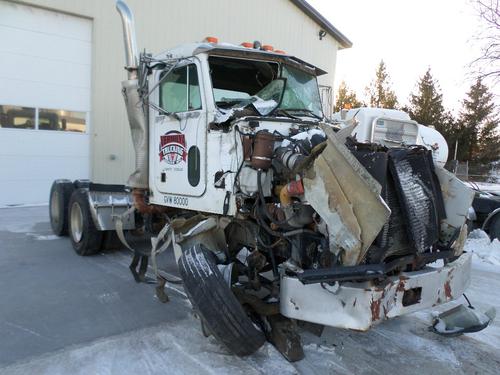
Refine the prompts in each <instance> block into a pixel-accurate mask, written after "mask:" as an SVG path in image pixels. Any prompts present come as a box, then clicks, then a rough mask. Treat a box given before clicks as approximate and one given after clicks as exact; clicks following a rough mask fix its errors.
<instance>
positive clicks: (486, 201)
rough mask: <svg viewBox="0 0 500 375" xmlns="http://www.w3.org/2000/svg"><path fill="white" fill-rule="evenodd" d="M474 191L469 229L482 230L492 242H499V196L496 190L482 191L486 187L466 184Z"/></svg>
mask: <svg viewBox="0 0 500 375" xmlns="http://www.w3.org/2000/svg"><path fill="white" fill-rule="evenodd" d="M467 184H468V185H469V186H470V187H471V188H473V189H474V191H475V194H474V200H473V201H472V208H473V217H472V220H470V228H469V229H476V228H480V229H482V230H484V231H485V232H486V233H488V235H489V236H490V238H491V239H492V240H493V239H495V238H498V239H499V240H500V195H499V194H498V193H497V192H496V190H494V189H491V190H490V191H488V190H484V189H485V187H486V189H488V188H487V186H488V185H486V184H484V183H483V184H477V183H474V182H467Z"/></svg>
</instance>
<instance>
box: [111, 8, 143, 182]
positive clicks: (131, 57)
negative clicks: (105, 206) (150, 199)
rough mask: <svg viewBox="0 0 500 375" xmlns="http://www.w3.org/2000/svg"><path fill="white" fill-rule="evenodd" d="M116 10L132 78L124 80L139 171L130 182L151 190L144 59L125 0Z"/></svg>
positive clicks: (124, 90)
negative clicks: (143, 91)
mask: <svg viewBox="0 0 500 375" xmlns="http://www.w3.org/2000/svg"><path fill="white" fill-rule="evenodd" d="M116 10H117V11H118V13H119V14H120V17H121V19H122V26H123V41H124V46H125V63H126V66H125V69H126V70H127V75H128V77H127V78H128V79H127V80H126V81H123V82H122V93H123V98H124V100H125V107H126V108H127V115H128V122H129V126H130V134H131V136H132V143H133V145H134V149H135V171H134V172H133V173H132V174H131V175H130V177H129V179H128V182H127V185H128V186H129V187H131V188H133V189H140V190H147V189H148V187H149V129H148V105H147V103H146V102H145V100H144V98H143V97H142V95H141V93H140V90H139V82H138V70H139V62H140V59H139V54H138V52H137V40H136V38H135V27H134V15H133V14H132V11H131V10H130V8H129V7H128V5H127V4H126V3H125V2H124V1H123V0H117V1H116Z"/></svg>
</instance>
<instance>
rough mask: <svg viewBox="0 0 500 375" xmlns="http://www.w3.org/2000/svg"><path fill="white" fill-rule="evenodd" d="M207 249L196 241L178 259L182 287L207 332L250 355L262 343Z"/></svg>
mask: <svg viewBox="0 0 500 375" xmlns="http://www.w3.org/2000/svg"><path fill="white" fill-rule="evenodd" d="M214 258H215V257H214V256H212V254H211V252H210V250H208V249H207V248H205V247H204V246H203V245H201V244H197V245H195V246H193V247H192V248H190V249H188V250H187V251H185V252H184V253H183V254H182V256H181V257H180V259H179V270H180V274H181V277H182V280H183V281H184V289H185V290H186V292H187V295H188V297H189V299H190V301H191V303H192V304H193V306H194V307H195V309H196V311H197V313H198V314H199V315H200V318H201V320H202V322H203V324H205V325H206V328H208V331H209V332H210V333H211V334H213V336H214V337H215V338H216V339H217V340H218V341H219V342H221V343H222V344H223V345H224V346H225V347H226V348H227V349H228V350H229V351H231V352H232V353H234V354H236V355H238V356H245V355H250V354H252V353H254V352H255V351H257V350H258V349H259V348H260V347H261V346H262V345H263V344H264V342H265V336H264V334H263V333H262V331H260V330H259V329H257V328H256V327H255V326H254V324H253V323H252V320H251V319H250V318H249V317H248V316H247V314H246V313H245V310H244V309H243V307H242V306H241V304H240V303H239V302H238V300H237V299H236V297H235V295H234V294H233V292H232V291H231V289H230V288H229V286H228V284H227V282H226V281H225V280H224V277H223V276H222V274H221V273H220V271H219V269H218V268H217V264H216V262H215V259H214Z"/></svg>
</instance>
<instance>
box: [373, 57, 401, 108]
mask: <svg viewBox="0 0 500 375" xmlns="http://www.w3.org/2000/svg"><path fill="white" fill-rule="evenodd" d="M366 92H367V95H368V98H369V102H370V106H371V107H378V108H396V105H397V103H398V100H397V98H396V94H395V93H394V91H393V90H392V89H391V81H390V76H389V73H387V68H386V65H385V63H384V61H383V60H381V61H380V64H379V65H378V68H377V71H376V72H375V79H374V80H373V81H372V82H371V83H370V86H368V87H367V88H366Z"/></svg>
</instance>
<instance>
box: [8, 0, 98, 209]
mask: <svg viewBox="0 0 500 375" xmlns="http://www.w3.org/2000/svg"><path fill="white" fill-rule="evenodd" d="M91 48H92V21H90V20H88V19H84V18H79V17H75V16H70V15H66V14H62V13H57V12H53V11H49V10H44V9H39V8H35V7H30V6H25V5H20V4H16V3H11V2H9V1H2V0H0V206H4V205H12V204H33V203H44V202H47V201H48V197H49V189H50V185H51V183H52V181H53V180H54V179H57V178H68V179H78V178H88V177H89V173H90V172H89V160H90V158H89V149H90V145H89V134H90V129H89V127H90V124H89V118H90V116H89V114H90V82H91Z"/></svg>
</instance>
